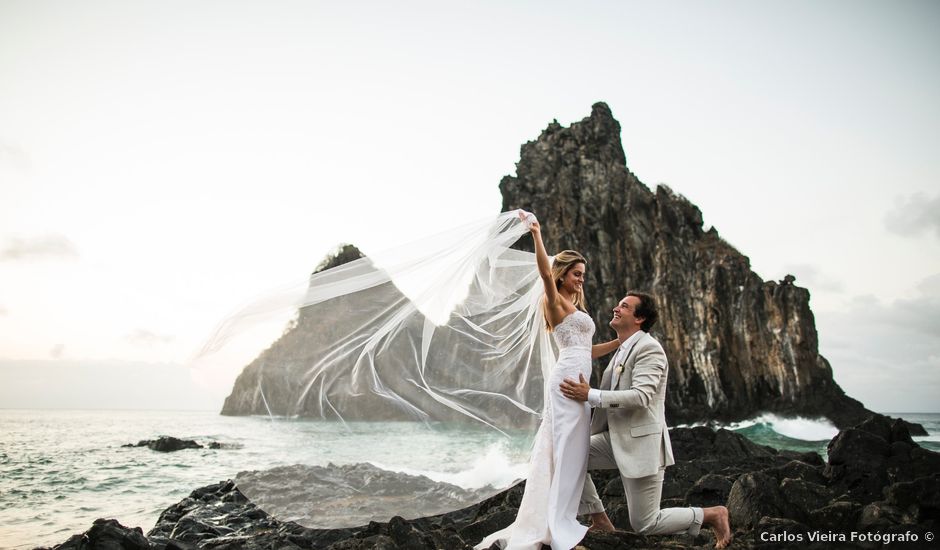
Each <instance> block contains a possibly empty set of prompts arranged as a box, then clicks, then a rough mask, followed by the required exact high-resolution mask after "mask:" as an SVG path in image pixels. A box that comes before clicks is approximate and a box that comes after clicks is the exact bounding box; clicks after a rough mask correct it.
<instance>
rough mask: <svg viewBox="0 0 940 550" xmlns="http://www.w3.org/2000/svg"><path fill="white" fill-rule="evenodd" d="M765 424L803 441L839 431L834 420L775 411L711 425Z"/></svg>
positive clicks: (737, 427) (734, 427)
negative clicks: (781, 413)
mask: <svg viewBox="0 0 940 550" xmlns="http://www.w3.org/2000/svg"><path fill="white" fill-rule="evenodd" d="M761 424H764V425H766V426H769V427H770V429H772V430H773V431H775V432H777V433H778V434H780V435H783V436H786V437H789V438H791V439H800V440H803V441H827V440H830V439H832V438H833V437H835V436H836V434H838V433H839V429H838V428H836V427H835V426H834V425H833V424H832V422H830V421H829V420H828V419H826V418H822V417H820V418H806V417H802V416H797V417H784V416H779V415H777V414H774V413H764V414H762V415H760V416H756V417H754V418H749V419H747V420H742V421H740V422H731V423H729V424H719V425H711V426H712V427H716V428H726V429H728V430H732V431H737V430H743V429H745V428H750V427H751V426H758V425H761ZM707 425H710V424H708V423H705V422H696V423H695V424H684V425H682V427H690V428H692V427H696V426H707Z"/></svg>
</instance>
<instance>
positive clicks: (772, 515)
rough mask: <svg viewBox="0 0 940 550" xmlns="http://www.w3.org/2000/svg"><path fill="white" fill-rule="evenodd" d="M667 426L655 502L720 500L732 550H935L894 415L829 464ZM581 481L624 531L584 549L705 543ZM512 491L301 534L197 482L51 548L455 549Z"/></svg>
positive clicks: (839, 447) (928, 469)
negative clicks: (666, 451)
mask: <svg viewBox="0 0 940 550" xmlns="http://www.w3.org/2000/svg"><path fill="white" fill-rule="evenodd" d="M671 433H672V439H673V447H674V451H675V454H676V457H677V459H678V462H677V464H676V465H675V466H673V467H670V468H668V469H667V470H666V483H665V486H664V491H663V502H662V506H663V507H667V506H690V505H695V506H714V505H727V507H728V509H729V513H730V515H731V521H732V529H733V530H734V532H735V538H734V541H733V542H732V544H731V548H813V549H822V548H879V547H882V544H883V543H884V541H885V540H886V537H893V539H892V541H891V542H890V547H892V548H936V546H935V543H936V541H933V542H931V541H927V540H926V538H925V536H926V533H927V532H933V533H934V534H936V533H937V531H938V529H940V496H938V495H940V454H938V453H935V452H932V451H929V450H926V449H923V448H921V447H919V446H918V445H917V444H916V443H914V442H913V441H911V440H910V436H909V434H908V432H907V431H906V427H905V426H904V425H903V423H901V422H899V421H895V422H893V423H891V422H886V421H885V420H884V419H883V418H879V417H874V418H872V419H870V420H868V421H866V422H864V423H862V424H860V425H858V426H855V427H853V428H850V429H847V430H843V431H842V432H840V433H839V434H838V435H837V436H836V437H835V438H834V439H833V440H832V441H831V442H830V444H829V455H830V460H829V461H828V463H826V462H823V460H822V459H821V458H820V457H819V455H817V454H815V453H796V452H789V451H778V450H776V449H772V448H770V447H765V446H760V445H755V444H753V443H752V442H750V441H748V440H746V439H745V438H744V437H742V436H739V435H736V434H734V433H732V432H728V431H726V430H718V431H714V430H711V429H709V428H705V427H699V428H675V429H673V430H671ZM886 438H887V439H886ZM858 442H862V443H861V444H859V443H858ZM850 451H851V452H850ZM873 465H877V466H875V469H873ZM902 465H903V467H902ZM592 476H593V478H594V481H595V485H596V486H597V487H598V490H599V491H600V493H601V498H602V499H603V501H604V503H605V506H606V507H607V511H608V514H609V515H610V517H611V519H612V521H613V522H614V524H615V525H616V526H617V527H618V529H622V530H623V531H619V532H617V533H612V534H609V533H589V534H588V535H587V536H586V537H585V539H584V540H583V541H582V542H581V546H583V547H584V548H588V549H592V550H602V549H614V548H639V549H643V548H674V549H691V548H710V547H712V546H713V544H714V538H713V536H712V534H711V532H710V531H708V530H703V531H702V533H701V534H700V535H698V536H697V537H695V538H692V537H689V536H643V535H640V534H637V533H634V532H632V531H630V521H629V510H628V509H627V505H626V501H625V499H624V494H623V487H622V485H621V483H620V478H619V476H618V475H617V473H616V472H614V471H594V472H592ZM523 488H524V482H523V483H520V484H518V485H516V486H514V487H512V488H510V489H508V490H506V491H503V492H501V493H499V494H497V495H495V496H493V497H491V498H488V499H486V500H484V501H482V502H479V503H477V504H474V505H472V506H469V507H466V508H463V509H461V510H458V511H455V512H449V513H446V514H440V515H434V516H429V517H421V518H416V519H411V520H407V519H404V518H402V517H394V518H391V519H390V520H389V521H388V522H371V523H368V524H365V525H362V526H359V527H354V528H340V529H309V528H305V527H301V526H300V525H298V524H296V523H293V522H290V521H284V520H282V519H278V518H275V517H274V516H272V515H270V514H268V513H267V512H265V511H264V510H262V509H261V508H259V507H258V506H257V505H256V504H255V503H253V502H251V501H250V500H249V499H248V498H246V497H245V495H243V494H242V492H241V491H239V489H238V487H237V486H236V484H235V483H234V482H233V481H231V480H230V481H224V482H220V483H216V484H213V485H208V486H206V487H202V488H200V489H197V490H195V491H193V492H192V493H191V494H190V495H189V496H188V497H187V498H185V499H183V500H182V501H180V502H179V503H177V504H174V505H173V506H171V507H169V508H167V509H166V510H165V511H164V512H163V513H162V514H161V515H160V518H159V520H158V521H157V524H156V526H155V527H154V528H153V529H152V530H151V531H150V532H149V533H147V535H146V537H144V535H143V534H142V532H141V531H140V529H139V528H133V529H132V528H128V527H125V526H122V525H120V524H119V523H118V522H117V521H115V520H104V519H100V520H97V521H96V522H95V524H94V525H93V526H92V527H91V529H89V530H88V531H87V532H85V533H83V534H81V535H75V536H73V537H71V538H69V539H68V541H66V542H65V543H63V544H62V545H59V546H57V547H56V548H61V549H73V548H74V549H79V548H85V549H95V548H101V549H105V548H107V549H117V548H124V549H128V550H131V549H133V550H137V549H141V550H142V549H152V550H164V549H168V550H174V549H195V548H199V549H210V548H211V549H216V548H217V549H246V550H254V549H259V550H260V549H274V548H304V549H331V550H340V549H343V550H358V549H367V548H368V549H380V548H411V549H415V550H422V549H438V548H448V549H450V548H454V549H465V548H470V547H471V546H472V545H473V544H475V543H477V542H479V541H480V540H481V539H482V538H483V537H484V536H485V535H487V534H489V533H491V532H493V531H495V530H497V529H501V528H502V527H505V526H506V525H508V524H509V523H511V522H512V521H513V519H514V518H515V513H516V510H517V509H518V506H519V502H520V500H521V498H522V491H523ZM374 498H380V497H379V496H376V497H374ZM853 533H854V535H853ZM853 536H854V537H855V538H854V539H853ZM911 537H917V539H916V540H913V539H912V538H911ZM843 538H844V539H845V540H843Z"/></svg>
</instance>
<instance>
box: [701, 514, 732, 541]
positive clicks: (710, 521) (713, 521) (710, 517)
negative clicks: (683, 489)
mask: <svg viewBox="0 0 940 550" xmlns="http://www.w3.org/2000/svg"><path fill="white" fill-rule="evenodd" d="M702 512H703V517H702V526H704V527H711V530H712V531H714V532H715V548H719V549H720V548H725V547H726V546H728V545H729V544H731V538H732V537H731V523H730V522H729V521H728V509H727V508H725V507H724V506H712V507H711V508H704V509H703V510H702Z"/></svg>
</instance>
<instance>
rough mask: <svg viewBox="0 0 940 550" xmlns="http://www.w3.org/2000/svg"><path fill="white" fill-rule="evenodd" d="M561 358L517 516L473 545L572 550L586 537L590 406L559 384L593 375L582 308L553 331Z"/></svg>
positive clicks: (589, 323)
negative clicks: (583, 509) (581, 512)
mask: <svg viewBox="0 0 940 550" xmlns="http://www.w3.org/2000/svg"><path fill="white" fill-rule="evenodd" d="M554 335H555V343H556V344H557V345H558V348H559V350H560V351H559V354H558V361H557V362H556V363H555V366H554V368H553V369H552V372H551V375H550V376H549V377H548V379H547V380H546V381H545V383H546V384H547V387H546V392H545V393H546V398H545V406H544V409H543V411H542V423H541V425H540V426H539V430H538V432H537V433H536V436H535V445H534V446H533V448H532V456H531V458H530V459H529V476H528V478H527V479H526V485H525V493H524V494H523V497H522V503H521V504H520V505H519V513H518V515H516V521H515V522H514V523H513V524H512V525H510V526H509V527H507V528H505V529H502V530H500V531H497V532H496V533H493V534H492V535H490V536H488V537H486V538H485V539H483V541H482V542H480V544H478V545H477V546H476V547H475V548H477V549H483V548H489V547H490V546H492V544H493V543H494V542H497V543H498V544H499V546H500V547H501V548H504V549H512V550H517V549H518V550H523V549H526V550H528V549H533V550H538V549H539V548H541V546H542V544H543V543H544V544H549V545H551V547H552V549H553V550H570V549H571V548H574V546H575V545H577V544H578V542H580V541H581V539H582V538H584V534H585V533H586V532H587V527H586V526H584V525H581V524H580V523H578V520H577V518H576V516H577V513H578V503H579V501H580V499H581V490H582V488H583V486H584V476H585V473H586V469H587V458H588V449H589V445H590V438H591V412H590V411H591V409H590V406H589V405H588V404H587V403H583V402H580V401H575V400H573V399H568V398H567V397H565V396H564V395H562V393H561V390H560V389H559V385H560V384H561V382H562V381H563V380H564V379H565V378H570V379H573V380H577V379H578V375H579V374H581V375H584V379H585V380H588V379H590V376H591V338H592V337H593V335H594V321H593V320H591V317H590V316H589V315H588V314H587V313H584V312H583V311H580V310H578V311H575V312H574V313H572V314H570V315H568V316H567V317H565V318H564V319H563V320H562V322H561V323H559V324H558V326H556V327H555V330H554Z"/></svg>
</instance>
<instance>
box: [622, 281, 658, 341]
mask: <svg viewBox="0 0 940 550" xmlns="http://www.w3.org/2000/svg"><path fill="white" fill-rule="evenodd" d="M627 296H633V297H634V298H639V300H640V303H639V304H637V305H636V307H635V308H633V316H634V317H637V318H640V319H643V324H641V325H640V329H642V330H643V331H644V332H649V331H650V329H651V328H653V325H655V324H656V320H657V319H659V312H658V311H657V310H656V299H655V298H653V297H652V296H650V295H649V294H647V293H645V292H639V291H636V290H631V291H630V292H627Z"/></svg>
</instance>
